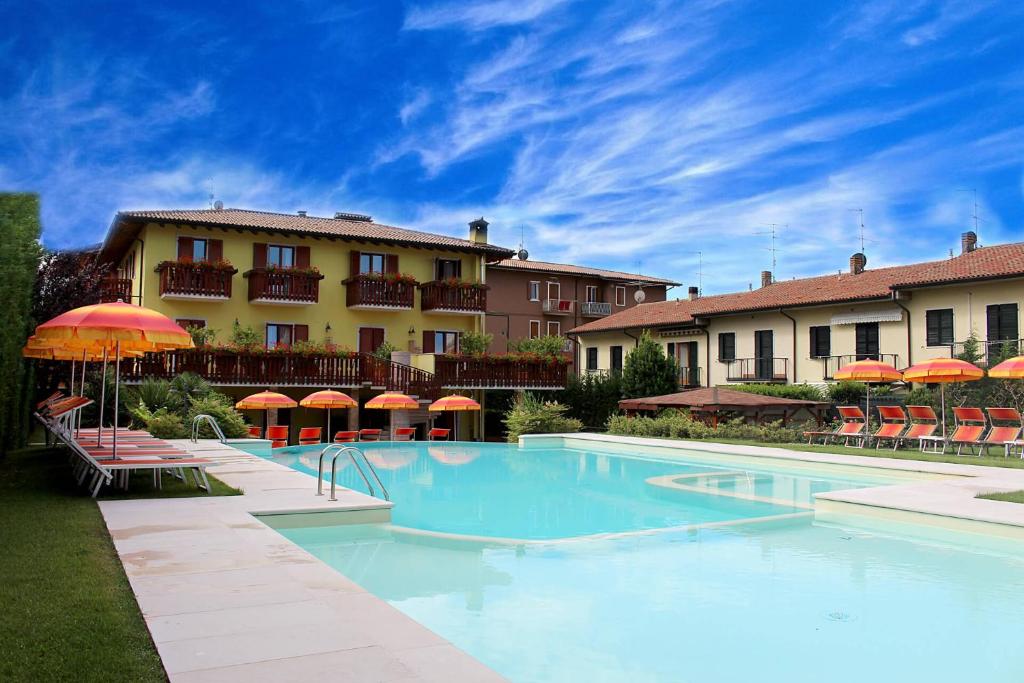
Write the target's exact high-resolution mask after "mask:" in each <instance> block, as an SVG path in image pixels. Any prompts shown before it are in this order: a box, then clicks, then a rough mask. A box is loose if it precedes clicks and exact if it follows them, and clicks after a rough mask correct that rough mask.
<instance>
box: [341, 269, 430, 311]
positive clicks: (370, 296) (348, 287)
mask: <svg viewBox="0 0 1024 683" xmlns="http://www.w3.org/2000/svg"><path fill="white" fill-rule="evenodd" d="M343 284H344V285H345V305H346V306H348V307H349V308H395V309H404V308H412V307H413V303H414V301H415V296H416V283H415V282H407V281H404V280H388V279H385V278H377V277H365V276H362V275H357V276H356V277H353V278H349V279H348V280H345V281H344V282H343Z"/></svg>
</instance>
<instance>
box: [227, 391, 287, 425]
mask: <svg viewBox="0 0 1024 683" xmlns="http://www.w3.org/2000/svg"><path fill="white" fill-rule="evenodd" d="M297 405H299V404H298V403H296V402H295V399H293V398H288V397H287V396H285V395H284V394H279V393H277V392H276V391H269V390H268V391H261V392H259V393H256V394H250V395H249V396H246V397H245V398H243V399H242V400H241V401H239V402H238V403H236V404H235V408H237V409H238V410H270V409H271V408H294V407H295V406H297ZM263 422H264V423H266V420H265V419H264V420H263ZM264 426H266V424H264Z"/></svg>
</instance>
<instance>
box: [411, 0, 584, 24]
mask: <svg viewBox="0 0 1024 683" xmlns="http://www.w3.org/2000/svg"><path fill="white" fill-rule="evenodd" d="M567 1H568V0H488V1H487V2H448V3H440V4H435V5H431V6H429V7H424V6H420V5H417V6H413V7H411V8H410V9H409V11H408V12H407V13H406V16H405V24H404V25H403V28H405V29H407V30H429V29H439V28H450V27H461V28H464V29H468V30H473V31H483V30H486V29H489V28H494V27H496V26H508V25H512V24H522V23H526V22H529V21H533V20H534V19H537V18H538V17H540V16H542V15H544V14H547V13H548V12H550V11H551V10H553V9H554V8H556V7H558V6H559V5H564V4H566V2H567Z"/></svg>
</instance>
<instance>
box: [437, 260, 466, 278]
mask: <svg viewBox="0 0 1024 683" xmlns="http://www.w3.org/2000/svg"><path fill="white" fill-rule="evenodd" d="M461 277H462V261H460V260H459V259H451V258H439V259H437V279H438V280H451V279H452V278H461Z"/></svg>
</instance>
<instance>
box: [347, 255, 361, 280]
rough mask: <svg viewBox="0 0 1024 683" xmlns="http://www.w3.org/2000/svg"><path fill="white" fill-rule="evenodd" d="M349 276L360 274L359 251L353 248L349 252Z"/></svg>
mask: <svg viewBox="0 0 1024 683" xmlns="http://www.w3.org/2000/svg"><path fill="white" fill-rule="evenodd" d="M348 264H349V265H348V276H349V277H355V276H356V275H359V252H358V251H356V250H355V249H353V250H352V251H350V252H349V253H348Z"/></svg>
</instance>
